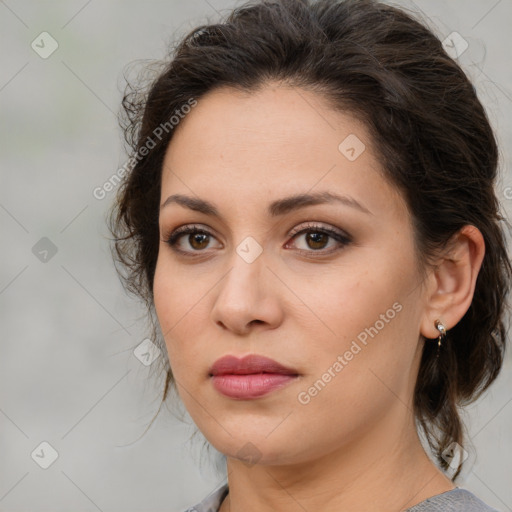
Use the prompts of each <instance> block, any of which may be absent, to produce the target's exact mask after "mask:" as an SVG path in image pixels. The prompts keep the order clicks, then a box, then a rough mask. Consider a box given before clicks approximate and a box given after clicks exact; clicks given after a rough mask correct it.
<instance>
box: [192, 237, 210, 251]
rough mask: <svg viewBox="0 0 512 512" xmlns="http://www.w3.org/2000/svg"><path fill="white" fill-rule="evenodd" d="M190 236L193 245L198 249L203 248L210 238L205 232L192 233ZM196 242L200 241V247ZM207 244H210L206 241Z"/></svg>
mask: <svg viewBox="0 0 512 512" xmlns="http://www.w3.org/2000/svg"><path fill="white" fill-rule="evenodd" d="M190 236H191V239H192V241H191V243H190V245H191V246H192V247H195V248H196V249H197V248H199V249H202V248H203V246H204V242H205V240H206V239H207V238H208V235H204V234H201V233H198V234H195V235H190ZM201 239H202V240H201ZM196 242H198V244H199V246H200V247H197V246H196ZM206 245H208V244H207V243H206Z"/></svg>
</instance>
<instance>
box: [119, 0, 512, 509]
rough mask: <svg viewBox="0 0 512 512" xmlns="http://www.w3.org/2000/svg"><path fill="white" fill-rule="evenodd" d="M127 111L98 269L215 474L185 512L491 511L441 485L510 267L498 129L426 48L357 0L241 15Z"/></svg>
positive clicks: (490, 356)
mask: <svg viewBox="0 0 512 512" xmlns="http://www.w3.org/2000/svg"><path fill="white" fill-rule="evenodd" d="M124 108H125V111H126V113H127V114H128V117H127V121H128V124H127V125H126V126H125V129H126V133H127V136H128V140H129V141H130V142H131V144H132V148H133V155H132V157H133V162H134V164H135V165H134V167H133V169H132V170H131V172H130V173H129V174H128V175H127V177H126V180H125V182H124V185H123V187H122V188H121V189H120V192H119V195H118V201H117V204H116V206H115V208H114V209H113V211H112V218H111V220H112V231H113V233H114V235H115V238H116V243H115V248H116V256H117V259H118V260H119V261H120V262H121V263H122V264H123V265H124V266H125V271H126V272H127V273H124V274H123V276H124V278H125V279H126V284H127V286H128V288H129V289H131V290H132V291H135V292H136V293H138V294H139V295H140V296H141V297H142V298H143V299H144V300H145V301H146V304H147V306H148V309H149V312H150V313H151V314H155V315H156V318H157V320H158V329H159V337H158V338H157V339H159V340H160V341H159V343H161V344H162V348H165V349H166V351H167V354H168V359H169V363H170V367H169V368H168V371H167V380H166V383H165V389H164V399H165V397H166V396H167V393H168V390H169V388H170V386H175V389H176V390H177V392H178V394H179V396H180V398H181V399H182V401H183V402H184V404H185V406H186V408H187V410H188V412H189V413H190V415H191V417H192V418H193V420H194V422H195V423H196V425H197V426H198V428H199V429H200V430H201V432H202V433H203V434H204V435H205V437H206V438H207V440H208V441H209V442H210V443H211V445H213V446H214V447H215V448H216V449H217V450H219V451H220V452H221V453H223V454H224V455H225V456H226V462H227V474H228V483H227V484H226V485H224V486H222V487H220V488H219V489H217V490H216V491H215V492H214V493H213V494H212V495H211V496H209V497H207V498H206V499H205V500H203V502H202V503H200V504H198V505H196V506H195V507H194V508H191V509H189V510H192V511H194V510H195V511H197V512H201V511H217V510H218V511H221V512H226V511H229V512H240V511H242V510H243V511H253V510H254V511H256V510H257V511H259V512H263V511H274V510H279V511H283V512H286V511H292V510H293V511H295V510H309V511H320V510H321V511H322V512H330V511H339V510H346V511H397V512H398V511H404V510H409V511H414V512H419V511H435V510H436V511H437V510H464V511H465V512H468V511H490V510H492V509H491V508H490V507H488V506H487V505H486V504H484V503H483V502H482V501H481V500H480V499H479V498H477V497H476V496H475V495H473V494H472V493H471V492H469V491H468V490H466V489H462V488H459V487H456V486H455V484H454V480H455V478H456V477H457V475H458V474H459V472H460V470H461V467H462V463H463V461H464V458H465V453H466V452H465V450H464V448H463V446H464V439H463V426H462V423H461V419H460V417H459V414H458V411H457V407H458V406H459V405H461V404H466V403H469V402H470V401H471V400H474V399H476V398H477V397H478V396H479V394H480V393H481V392H482V391H483V390H484V389H486V388H487V387H488V386H489V385H490V384H491V383H492V382H493V381H494V379H495V378H496V376H497V375H498V373H499V371H500V368H501V364H502V358H503V350H504V347H505V340H506V329H505V326H504V322H503V317H504V311H505V306H506V298H507V294H508V290H509V286H510V278H511V275H512V269H511V266H510V262H509V259H508V256H507V251H506V245H505V242H504V235H503V231H502V228H501V226H500V221H502V220H503V219H502V218H501V216H500V215H499V212H498V202H497V199H496V196H495V193H494V189H493V185H494V183H495V180H496V172H497V147H496V142H495V138H494V135H493V132H492V130H491V128H490V126H489V122H488V120H487V117H486V114H485V112H484V109H483V107H482V105H481V104H480V102H479V100H478V98H477V96H476V93H475V90H474V88H473V86H472V85H471V83H470V82H469V81H468V79H467V77H466V76H465V74H464V73H463V72H462V70H461V69H460V67H459V66H458V65H457V63H456V62H454V61H453V60H452V59H451V58H450V57H449V56H448V55H447V54H446V53H445V51H444V49H443V46H442V44H441V42H440V41H439V40H438V39H437V38H436V37H435V36H434V35H433V34H432V33H431V32H430V31H429V30H428V29H427V28H425V27H424V26H422V25H421V24H419V23H418V22H416V21H414V20H413V19H412V18H411V17H409V16H408V15H406V14H405V13H404V12H402V11H400V10H398V9H396V8H392V7H389V6H386V5H383V4H380V3H377V2H374V1H370V0H357V1H354V0H346V1H338V0H320V1H318V2H310V1H307V0H282V1H278V2H265V1H261V2H252V3H250V4H247V5H245V6H243V7H240V8H238V9H236V10H235V11H234V12H233V13H231V15H230V16H229V17H228V19H226V20H225V21H224V22H223V23H220V24H217V25H207V26H201V27H198V28H197V29H196V30H194V31H192V32H191V33H190V34H188V35H187V36H186V37H185V39H184V40H183V41H181V43H180V44H179V45H178V46H177V47H176V48H175V50H174V54H173V56H172V58H171V59H170V60H169V62H168V64H166V66H165V69H163V70H162V71H161V72H160V74H159V75H158V77H157V78H156V79H155V80H154V81H153V82H152V83H151V85H150V89H149V91H148V93H147V95H141V94H140V93H139V92H138V91H137V90H134V91H131V92H128V93H127V94H126V96H125V98H124ZM157 342H158V341H157ZM421 433H423V434H424V435H425V438H426V440H427V441H428V445H429V447H430V449H431V450H432V453H433V455H434V458H435V462H434V460H433V459H432V458H431V457H430V456H429V455H427V453H426V451H425V449H424V447H423V445H422V443H421V441H420V437H419V434H421ZM436 463H437V464H436ZM450 469H453V470H454V471H452V473H453V474H452V476H449V475H448V474H447V473H449V470H450Z"/></svg>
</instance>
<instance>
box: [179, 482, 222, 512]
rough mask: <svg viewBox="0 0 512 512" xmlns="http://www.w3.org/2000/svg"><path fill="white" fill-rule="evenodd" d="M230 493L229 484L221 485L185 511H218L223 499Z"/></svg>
mask: <svg viewBox="0 0 512 512" xmlns="http://www.w3.org/2000/svg"><path fill="white" fill-rule="evenodd" d="M227 494H228V484H224V485H221V486H220V487H218V488H217V489H215V490H214V491H213V492H212V493H211V494H209V495H208V496H206V498H205V499H204V500H203V501H201V503H198V504H197V505H194V506H193V507H189V508H187V510H185V511H184V512H218V510H219V507H220V504H221V503H222V500H223V499H224V498H225V497H226V495H227Z"/></svg>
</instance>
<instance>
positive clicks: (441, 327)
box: [435, 320, 446, 356]
mask: <svg viewBox="0 0 512 512" xmlns="http://www.w3.org/2000/svg"><path fill="white" fill-rule="evenodd" d="M435 326H436V329H437V330H438V331H439V338H437V355H438V356H439V349H440V348H441V342H442V341H443V340H444V339H445V338H446V328H445V326H444V325H443V324H442V323H441V321H440V320H436V321H435Z"/></svg>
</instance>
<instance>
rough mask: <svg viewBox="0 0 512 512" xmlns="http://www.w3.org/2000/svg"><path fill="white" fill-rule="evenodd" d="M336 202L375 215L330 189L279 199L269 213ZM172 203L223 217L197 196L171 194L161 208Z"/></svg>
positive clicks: (278, 213)
mask: <svg viewBox="0 0 512 512" xmlns="http://www.w3.org/2000/svg"><path fill="white" fill-rule="evenodd" d="M335 202H336V203H341V204H344V205H345V206H350V207H352V208H355V209H357V210H359V211H361V212H363V213H366V214H369V215H373V213H372V212H370V210H368V209H367V208H366V207H365V206H363V205H362V204H361V203H359V202H358V201H356V200H355V199H354V198H353V197H350V196H346V195H338V194H334V193H333V192H328V191H324V192H315V193H307V194H296V195H293V196H289V197H284V198H282V199H278V200H276V201H273V202H272V203H270V204H269V206H268V214H269V215H270V216H271V217H278V216H280V215H286V214H287V213H290V212H292V211H294V210H298V209H300V208H305V207H306V206H313V205H317V204H327V203H335ZM171 203H176V204H179V205H181V206H183V207H185V208H188V209H190V210H194V211H196V212H200V213H204V214H205V215H212V216H214V217H218V218H220V217H221V215H220V214H219V211H218V210H217V208H216V207H215V205H213V204H212V203H210V202H209V201H205V200H204V199H199V198H196V197H191V196H186V195H183V194H173V195H171V196H169V197H168V198H167V199H166V200H165V201H164V202H163V203H162V204H161V206H160V210H162V209H163V208H165V207H166V206H167V205H169V204H171Z"/></svg>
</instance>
